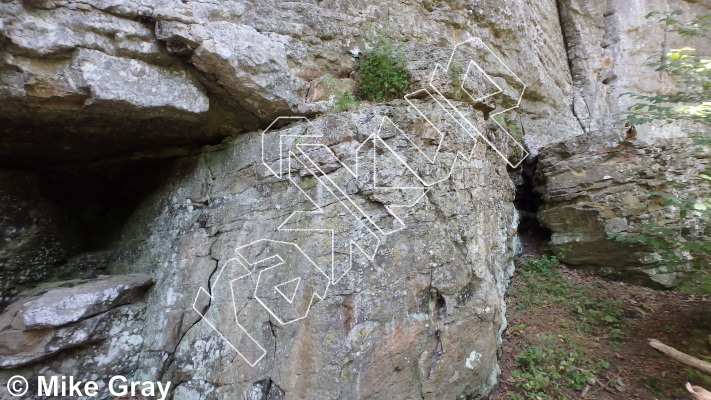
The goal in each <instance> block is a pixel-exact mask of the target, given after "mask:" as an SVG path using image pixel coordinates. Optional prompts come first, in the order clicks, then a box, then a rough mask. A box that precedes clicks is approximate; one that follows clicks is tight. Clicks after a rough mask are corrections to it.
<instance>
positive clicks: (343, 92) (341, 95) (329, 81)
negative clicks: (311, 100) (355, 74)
mask: <svg viewBox="0 0 711 400" xmlns="http://www.w3.org/2000/svg"><path fill="white" fill-rule="evenodd" d="M323 86H324V90H325V91H326V95H327V96H328V98H329V100H331V106H330V108H329V111H332V112H341V111H348V110H353V109H355V108H358V106H359V105H360V102H359V101H358V100H356V98H355V95H354V94H353V92H352V91H351V90H350V88H349V87H348V85H344V84H343V83H341V82H339V81H338V80H336V79H335V78H334V77H333V76H331V75H326V76H325V77H324V79H323Z"/></svg>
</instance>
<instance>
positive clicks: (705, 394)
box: [686, 382, 711, 400]
mask: <svg viewBox="0 0 711 400" xmlns="http://www.w3.org/2000/svg"><path fill="white" fill-rule="evenodd" d="M686 390H688V391H689V393H691V395H692V396H694V399H696V400H711V392H709V391H708V390H706V389H704V388H701V387H698V386H691V384H690V383H689V382H686Z"/></svg>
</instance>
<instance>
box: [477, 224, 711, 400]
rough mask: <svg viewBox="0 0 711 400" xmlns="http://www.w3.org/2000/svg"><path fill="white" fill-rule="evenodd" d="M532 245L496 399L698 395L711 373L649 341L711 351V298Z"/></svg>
mask: <svg viewBox="0 0 711 400" xmlns="http://www.w3.org/2000/svg"><path fill="white" fill-rule="evenodd" d="M523 241H524V249H525V250H524V254H523V255H522V256H521V259H520V260H519V261H518V264H519V266H518V268H517V272H516V275H515V276H514V278H513V280H512V282H511V285H510V287H509V290H508V293H507V306H508V311H507V319H508V329H507V330H506V331H505V333H504V335H503V349H502V355H501V359H500V363H499V364H500V366H501V370H502V374H501V380H500V384H499V387H498V388H497V390H496V391H495V392H494V393H493V394H492V396H491V397H490V400H504V399H506V400H508V399H515V400H518V399H525V400H529V399H533V400H537V399H540V400H546V399H548V400H567V399H571V400H572V399H575V400H577V399H605V400H622V399H624V400H671V399H679V400H681V399H683V400H688V399H691V397H690V396H689V395H688V394H687V393H686V391H685V390H684V389H683V388H684V384H685V382H687V381H688V382H691V383H692V384H697V385H699V386H703V387H706V388H708V389H711V379H709V378H708V377H705V376H703V375H702V374H700V373H698V372H696V371H695V370H693V369H691V368H688V367H685V366H684V365H682V364H679V363H677V362H675V361H673V360H671V359H669V358H667V357H666V356H664V355H662V354H661V353H659V352H657V351H656V350H654V349H653V348H652V347H650V346H649V345H648V341H649V339H658V340H660V341H661V342H663V343H665V344H667V345H669V346H672V347H674V348H676V349H678V350H680V351H682V352H685V353H688V354H691V355H693V356H696V357H698V358H701V359H705V360H707V361H710V360H711V299H709V298H702V297H699V296H692V295H689V294H686V293H682V292H677V291H658V290H653V289H649V288H645V287H641V286H635V285H630V284H626V283H621V282H615V281H610V280H605V279H602V278H599V277H597V276H594V275H591V274H588V273H585V272H583V271H580V270H574V269H569V268H567V267H566V266H565V265H563V264H560V263H559V262H558V261H557V259H556V258H554V257H547V256H541V255H540V253H538V250H537V249H538V247H539V246H537V243H536V240H535V239H531V238H526V237H524V238H523Z"/></svg>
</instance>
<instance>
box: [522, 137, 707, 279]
mask: <svg viewBox="0 0 711 400" xmlns="http://www.w3.org/2000/svg"><path fill="white" fill-rule="evenodd" d="M622 135H624V132H621V131H620V130H607V131H603V132H600V133H599V134H597V135H594V136H592V135H591V136H585V137H580V138H576V139H573V140H571V141H566V142H561V143H559V144H557V145H554V146H550V147H548V148H546V149H545V150H543V151H542V152H541V153H540V154H539V164H538V169H537V171H536V174H537V178H538V179H537V181H538V187H537V190H538V191H539V192H540V193H541V195H542V196H543V200H544V201H545V206H544V207H543V209H542V210H541V211H540V221H541V223H542V224H543V225H544V226H545V227H547V228H548V229H550V230H551V231H552V237H551V243H550V246H551V248H552V249H553V250H554V251H555V252H556V253H557V252H562V253H563V258H562V259H563V261H564V262H566V263H569V264H572V265H579V266H586V267H590V268H592V269H593V271H595V272H597V273H600V274H603V275H609V276H612V277H615V278H618V279H623V280H627V281H631V282H635V283H641V284H646V285H652V286H657V287H660V286H661V287H670V286H671V285H672V283H673V281H674V278H675V277H676V273H677V272H679V270H669V269H668V268H665V267H660V266H658V261H659V258H658V257H657V256H656V255H655V252H654V249H653V248H650V247H647V246H640V245H638V244H629V243H623V242H618V241H615V240H612V239H607V236H608V233H621V234H625V235H636V234H640V233H642V231H643V226H644V225H645V224H647V223H651V222H657V223H658V224H660V225H666V226H667V227H669V228H672V229H674V230H677V231H681V227H680V226H678V225H679V223H681V226H685V227H686V230H687V235H693V234H694V230H696V229H699V228H700V227H698V226H693V225H689V222H690V221H681V222H679V221H676V219H675V217H674V215H675V214H674V213H673V212H672V210H671V209H670V207H669V206H663V205H662V204H661V203H662V202H663V199H661V198H659V197H654V196H653V195H652V192H654V191H659V192H661V191H670V190H673V188H672V186H671V185H669V182H677V183H682V182H689V180H690V179H691V178H692V177H694V176H697V175H698V174H699V173H702V172H703V171H704V170H705V169H707V168H708V164H709V154H708V150H704V148H703V147H702V146H694V145H692V141H691V140H690V139H687V138H675V139H663V140H658V141H657V142H655V144H654V145H648V144H646V143H644V142H643V141H641V140H638V139H636V138H625V137H624V136H622ZM693 188H694V186H693V185H692V186H691V189H693ZM677 194H678V195H679V196H680V197H681V198H684V197H686V196H688V195H693V194H694V193H692V192H687V193H685V192H683V191H682V192H678V193H677ZM696 195H698V194H696ZM679 268H681V267H679Z"/></svg>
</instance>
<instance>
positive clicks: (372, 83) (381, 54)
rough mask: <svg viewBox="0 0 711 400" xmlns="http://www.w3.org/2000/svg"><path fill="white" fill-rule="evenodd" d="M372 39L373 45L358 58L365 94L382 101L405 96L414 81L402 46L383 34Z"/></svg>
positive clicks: (362, 92) (359, 87)
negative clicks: (408, 69)
mask: <svg viewBox="0 0 711 400" xmlns="http://www.w3.org/2000/svg"><path fill="white" fill-rule="evenodd" d="M370 42H371V43H370V48H369V49H368V50H366V51H365V52H363V53H362V54H361V55H360V56H359V57H358V64H357V69H356V71H357V72H358V91H359V92H360V94H361V96H363V98H365V99H367V100H370V101H373V102H376V103H379V102H383V101H387V100H392V99H394V98H397V97H399V96H402V95H404V94H405V92H406V90H407V88H408V86H409V84H410V81H409V77H408V74H407V70H406V69H405V65H406V60H405V56H404V55H403V54H402V51H401V49H400V48H399V46H397V45H396V44H395V43H394V42H393V41H392V40H390V39H388V38H385V37H382V36H376V37H375V38H372V39H370Z"/></svg>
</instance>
